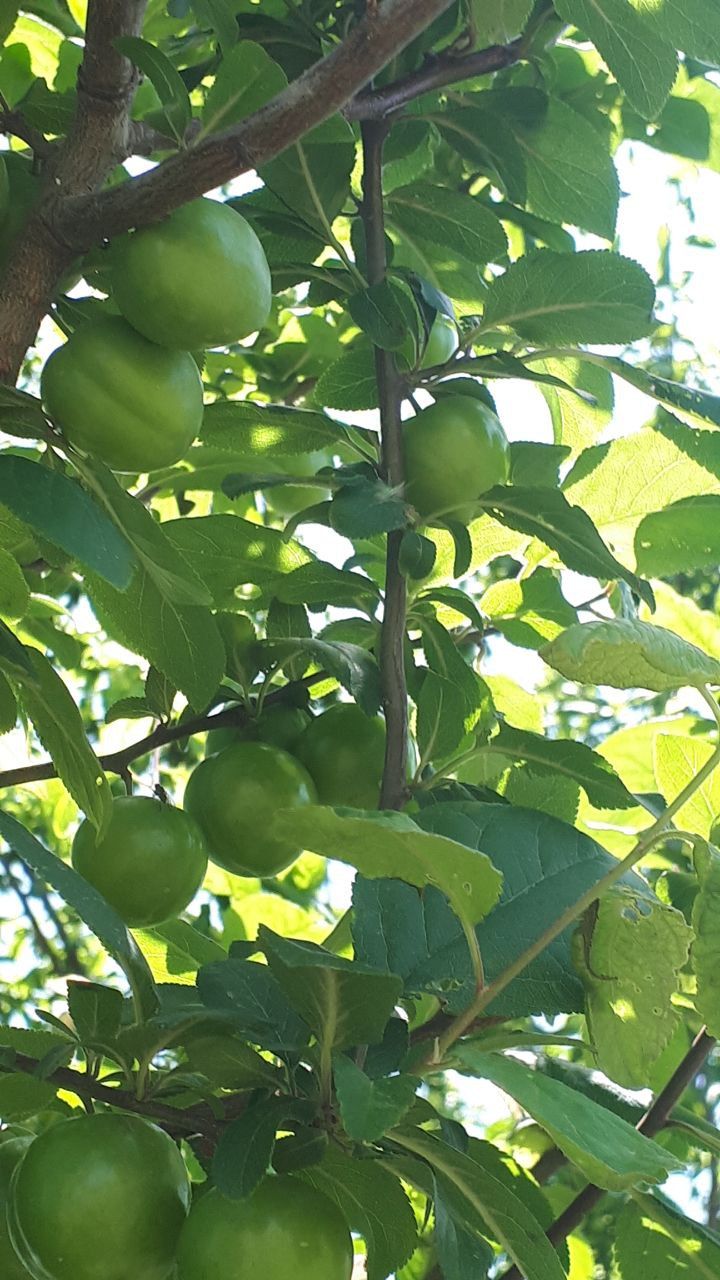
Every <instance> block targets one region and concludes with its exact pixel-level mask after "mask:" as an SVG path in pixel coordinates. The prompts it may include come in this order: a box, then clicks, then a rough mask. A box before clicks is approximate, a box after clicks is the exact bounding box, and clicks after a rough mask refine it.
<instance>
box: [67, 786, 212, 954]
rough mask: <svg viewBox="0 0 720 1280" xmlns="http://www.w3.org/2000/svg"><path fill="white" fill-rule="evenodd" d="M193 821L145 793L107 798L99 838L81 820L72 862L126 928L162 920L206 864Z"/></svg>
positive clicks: (178, 906)
mask: <svg viewBox="0 0 720 1280" xmlns="http://www.w3.org/2000/svg"><path fill="white" fill-rule="evenodd" d="M207 859H208V855H207V849H206V847H205V840H204V838H203V834H202V832H201V830H200V828H199V826H198V825H197V823H196V822H195V821H194V820H193V819H192V818H191V817H190V815H189V814H187V813H185V812H184V810H183V809H176V808H175V807H174V806H173V805H170V804H163V802H162V801H161V800H155V799H153V798H151V797H150V796H120V797H118V798H117V799H115V800H113V807H112V814H111V817H110V823H109V826H108V829H107V831H106V833H105V835H104V836H103V838H102V840H101V841H100V843H99V844H98V843H97V839H96V833H95V830H94V828H93V827H92V826H91V824H90V823H89V822H88V821H87V820H86V821H85V822H82V823H81V824H80V826H79V827H78V829H77V832H76V833H75V839H74V840H73V846H72V864H73V866H74V868H75V870H76V871H79V873H80V875H81V876H83V877H84V878H85V879H86V880H88V881H89V882H90V884H92V885H94V886H95V888H96V889H97V890H98V891H99V892H100V893H101V894H102V896H103V897H104V898H105V899H106V901H107V902H109V903H110V906H111V907H114V908H115V910H116V911H117V912H118V914H119V915H120V916H122V918H123V920H124V921H125V923H126V924H127V925H129V926H130V927H131V928H132V929H147V928H150V927H151V926H152V925H156V924H162V922H163V921H164V920H169V919H170V918H171V917H172V916H177V915H179V914H180V912H181V911H184V910H185V908H186V906H187V905H188V903H189V902H192V899H193V898H194V897H195V894H196V893H197V891H198V889H199V888H200V885H201V884H202V882H203V880H204V878H205V872H206V870H207Z"/></svg>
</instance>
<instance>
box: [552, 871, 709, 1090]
mask: <svg viewBox="0 0 720 1280" xmlns="http://www.w3.org/2000/svg"><path fill="white" fill-rule="evenodd" d="M691 939H692V930H691V929H690V928H689V926H688V925H687V924H686V923H685V919H684V917H683V915H682V914H681V912H679V911H675V910H674V909H673V908H672V907H668V906H665V905H664V904H662V903H660V902H657V901H655V902H648V900H647V899H646V898H643V899H642V901H640V902H638V901H637V899H636V897H635V896H634V895H633V894H632V892H631V891H630V890H629V889H627V888H625V887H623V888H622V889H620V890H618V889H615V890H614V891H612V892H611V893H610V894H608V895H607V896H606V897H605V898H603V900H602V901H601V902H600V904H599V906H598V907H597V909H595V910H592V909H591V911H590V912H588V915H587V916H586V918H585V920H584V922H583V925H582V927H581V929H580V930H579V931H578V934H577V935H576V938H575V948H574V954H575V967H576V969H577V971H578V973H579V974H580V977H581V978H582V980H583V984H584V987H585V1011H586V1017H587V1020H588V1027H589V1030H590V1034H591V1036H592V1040H593V1044H594V1045H595V1047H596V1050H597V1065H598V1067H599V1069H600V1070H601V1071H604V1072H605V1074H606V1075H607V1076H609V1077H610V1079H612V1080H616V1081H617V1083H618V1084H622V1085H626V1086H627V1087H628V1088H640V1089H641V1088H643V1087H645V1086H646V1084H647V1081H648V1078H650V1077H651V1074H652V1070H653V1068H654V1067H655V1065H656V1064H657V1062H658V1060H659V1059H660V1056H661V1054H662V1053H663V1051H664V1050H665V1049H666V1048H667V1046H668V1045H669V1043H670V1041H671V1040H672V1037H673V1035H674V1034H675V1033H676V1032H677V1030H678V1028H679V1026H680V1025H681V1019H680V1013H679V1010H677V1009H676V1008H675V1007H674V1006H673V1004H672V1003H671V1001H672V997H673V996H674V995H675V993H676V992H677V990H678V987H679V985H680V980H679V976H678V975H679V971H680V969H682V968H683V967H684V965H685V964H686V962H687V958H688V952H689V949H690V942H691Z"/></svg>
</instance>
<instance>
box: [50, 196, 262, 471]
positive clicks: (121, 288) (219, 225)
mask: <svg viewBox="0 0 720 1280" xmlns="http://www.w3.org/2000/svg"><path fill="white" fill-rule="evenodd" d="M109 254H110V272H109V287H110V291H111V303H110V304H109V305H110V306H111V307H112V308H113V309H115V308H116V309H117V311H118V312H119V314H107V315H103V316H102V318H101V319H99V320H95V321H88V322H86V323H85V324H82V325H80V326H79V327H78V328H77V329H76V330H75V332H74V333H73V334H72V335H71V337H70V338H69V339H68V341H67V342H66V343H65V344H64V346H62V347H60V348H59V349H58V350H57V351H55V352H53V354H52V355H51V356H50V359H49V360H48V361H47V363H46V365H45V368H44V369H43V373H42V394H43V399H44V401H45V406H46V408H47V411H48V413H49V414H50V417H51V418H52V419H53V420H54V421H55V422H56V423H57V424H58V426H59V427H60V428H61V429H62V431H63V433H64V435H65V437H66V438H67V440H68V441H69V442H70V444H72V445H75V446H77V447H78V448H79V449H82V450H84V451H85V452H86V453H89V454H90V455H92V456H95V457H98V458H100V460H101V461H102V462H105V463H106V464H107V465H108V466H109V467H112V468H113V470H115V471H123V472H131V473H137V472H146V471H155V470H157V469H158V468H159V467H167V466H172V465H173V464H174V463H176V462H178V461H179V460H180V459H181V458H183V457H184V456H185V454H186V453H187V451H188V449H189V448H190V445H191V444H192V442H193V440H194V439H195V437H196V436H197V434H198V431H199V429H200V424H201V421H202V414H203V387H202V379H201V377H200V371H199V368H198V362H197V358H196V356H197V353H199V352H201V351H203V350H204V349H205V348H206V347H218V346H227V345H228V343H231V342H237V341H238V340H239V339H241V338H244V337H247V335H248V334H249V333H253V332H254V331H255V330H257V329H260V328H262V326H263V325H264V324H265V322H266V320H267V318H268V315H269V313H270V304H271V287H270V269H269V267H268V263H267V259H266V257H265V253H264V251H263V248H262V245H261V244H260V241H259V240H258V238H257V236H256V235H255V232H254V231H253V229H252V227H251V226H250V225H249V223H248V222H246V221H245V219H244V218H243V217H242V215H241V214H239V213H238V212H237V211H236V210H234V209H231V208H230V207H229V206H228V205H224V204H220V203H218V202H217V201H215V200H206V199H202V200H194V201H192V202H191V203H190V204H186V205H183V206H182V207H181V208H180V209H176V210H175V212H174V213H172V214H170V216H169V217H168V218H166V219H165V221H164V222H161V223H159V224H157V225H155V226H150V227H145V228H142V229H141V230H137V231H134V232H132V233H130V234H129V235H127V236H124V237H123V238H122V239H120V240H119V241H117V242H115V243H114V244H113V245H112V246H111V248H110V250H109ZM191 353H195V354H191Z"/></svg>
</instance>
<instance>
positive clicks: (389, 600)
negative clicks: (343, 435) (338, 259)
mask: <svg viewBox="0 0 720 1280" xmlns="http://www.w3.org/2000/svg"><path fill="white" fill-rule="evenodd" d="M387 132H388V126H387V124H386V123H385V122H384V121H379V122H376V121H368V122H366V123H365V124H363V127H362V141H363V202H362V209H361V214H362V219H363V226H364V228H365V247H366V253H367V267H368V272H367V274H368V281H369V283H370V284H371V285H373V284H378V283H379V282H380V281H381V280H383V279H384V277H385V272H386V270H387V253H386V248H385V218H384V210H383V190H382V152H383V144H384V142H385V137H386V134H387ZM375 377H376V381H377V388H378V402H379V406H380V432H381V440H382V469H383V475H384V477H385V480H386V481H387V483H388V484H389V485H391V486H392V487H393V488H396V487H399V486H400V485H402V483H403V480H404V477H405V468H404V464H403V441H402V424H401V421H400V406H401V404H402V388H401V385H400V379H399V378H398V373H397V369H396V367H395V361H394V359H393V356H392V354H391V352H389V351H384V350H383V349H382V347H376V348H375ZM402 537H403V533H402V530H401V529H395V530H393V531H392V532H391V533H389V534H388V536H387V554H386V557H385V602H384V608H383V621H382V631H381V636H380V673H381V680H382V700H383V709H384V711H385V725H386V728H387V735H386V739H385V767H384V770H383V780H382V788H381V794H380V807H381V808H382V809H401V808H402V806H403V805H404V803H405V801H406V799H407V794H408V789H407V758H408V756H407V752H408V699H407V686H406V683H405V624H406V612H407V589H406V585H405V578H404V576H403V574H402V573H401V571H400V543H401V542H402Z"/></svg>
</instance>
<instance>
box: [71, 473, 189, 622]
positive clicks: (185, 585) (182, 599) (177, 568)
mask: <svg viewBox="0 0 720 1280" xmlns="http://www.w3.org/2000/svg"><path fill="white" fill-rule="evenodd" d="M82 468H83V473H84V474H85V475H86V476H87V478H88V480H89V482H90V484H91V485H92V487H93V489H94V491H95V493H96V495H97V497H98V498H99V500H100V501H101V502H102V504H103V505H104V506H105V508H106V510H107V511H108V512H109V514H110V516H111V517H112V519H113V520H114V521H115V523H116V524H117V526H118V528H119V529H120V530H121V531H122V532H123V534H124V535H125V537H126V538H127V540H128V542H129V543H130V545H131V546H132V549H133V551H134V552H135V555H136V556H137V559H138V561H139V563H140V566H141V568H142V569H143V570H144V572H145V574H146V575H147V577H148V579H149V580H150V581H151V582H152V583H153V585H154V586H155V587H156V588H157V590H158V592H159V593H160V594H161V595H162V596H164V597H165V598H166V599H167V600H168V601H170V602H171V603H173V604H179V605H202V604H212V596H211V594H210V592H209V591H208V589H207V587H206V585H205V583H204V582H203V580H202V578H201V577H200V575H199V574H198V573H196V572H195V570H194V568H193V567H192V565H191V564H190V563H189V561H187V560H185V559H184V557H183V556H181V555H180V552H179V551H177V550H176V548H175V547H174V546H173V544H172V542H171V541H170V540H169V538H168V537H167V535H166V533H165V532H164V530H163V528H162V525H160V524H158V522H157V520H154V519H153V517H152V515H151V514H150V512H149V511H148V510H147V508H146V507H145V506H144V505H143V503H142V502H138V500H137V498H132V497H130V495H129V494H128V493H126V492H125V490H124V489H121V488H120V485H119V484H118V482H117V480H116V479H115V477H114V475H113V474H112V472H111V471H110V470H109V469H108V468H107V467H106V466H104V465H103V464H102V463H100V462H96V461H93V462H90V461H88V460H86V461H84V462H83V464H82ZM140 576H141V575H139V574H136V576H135V580H134V581H133V583H132V587H133V588H135V587H136V586H137V582H138V578H139V577H140Z"/></svg>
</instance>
